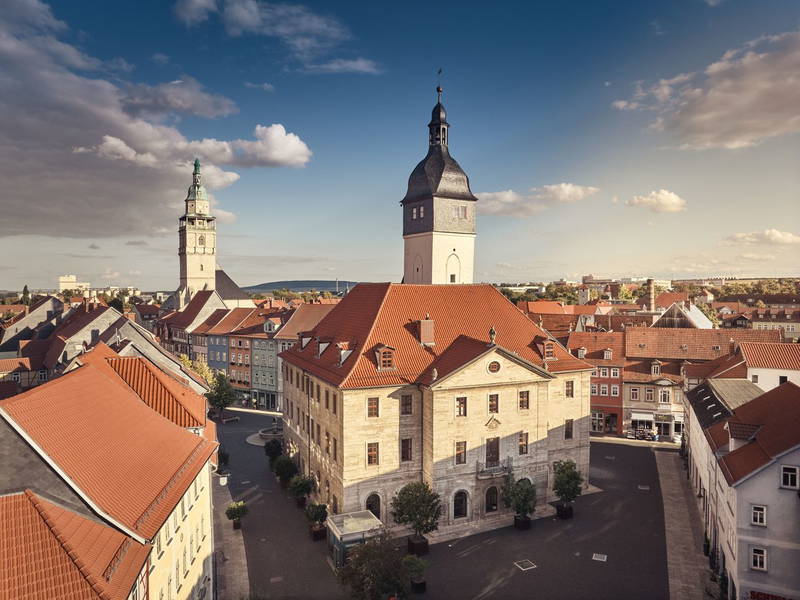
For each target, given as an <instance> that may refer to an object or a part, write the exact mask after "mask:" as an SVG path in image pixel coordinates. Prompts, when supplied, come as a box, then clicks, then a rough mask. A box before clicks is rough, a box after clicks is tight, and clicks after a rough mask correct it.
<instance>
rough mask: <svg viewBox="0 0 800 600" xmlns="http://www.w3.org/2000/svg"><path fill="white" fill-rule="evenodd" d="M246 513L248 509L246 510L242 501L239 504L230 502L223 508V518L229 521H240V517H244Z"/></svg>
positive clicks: (245, 505)
mask: <svg viewBox="0 0 800 600" xmlns="http://www.w3.org/2000/svg"><path fill="white" fill-rule="evenodd" d="M248 512H249V509H248V508H247V504H245V502H244V500H240V501H239V502H231V503H230V504H228V506H227V507H226V508H225V516H226V517H228V519H230V520H231V521H241V520H242V517H244V516H246V515H247V513H248Z"/></svg>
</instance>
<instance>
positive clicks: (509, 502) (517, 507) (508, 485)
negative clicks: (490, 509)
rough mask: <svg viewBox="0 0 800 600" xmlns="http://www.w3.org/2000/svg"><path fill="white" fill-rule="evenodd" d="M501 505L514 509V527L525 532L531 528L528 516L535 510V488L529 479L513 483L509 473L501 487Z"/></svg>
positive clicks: (512, 477)
mask: <svg viewBox="0 0 800 600" xmlns="http://www.w3.org/2000/svg"><path fill="white" fill-rule="evenodd" d="M502 494H503V504H505V505H506V508H513V509H514V513H515V514H514V527H516V528H517V529H521V530H525V529H530V528H531V518H530V516H529V515H530V514H531V513H532V512H533V511H534V510H535V509H536V486H534V485H533V484H532V483H531V481H530V479H519V480H517V481H514V476H513V475H511V474H510V473H509V474H508V476H507V477H506V482H505V484H504V485H503V492H502Z"/></svg>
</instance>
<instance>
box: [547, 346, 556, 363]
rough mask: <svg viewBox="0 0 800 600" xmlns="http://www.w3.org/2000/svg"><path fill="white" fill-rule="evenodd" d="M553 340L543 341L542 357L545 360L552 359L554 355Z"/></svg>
mask: <svg viewBox="0 0 800 600" xmlns="http://www.w3.org/2000/svg"><path fill="white" fill-rule="evenodd" d="M554 346H555V345H554V344H553V342H545V343H544V359H545V360H553V359H555V357H556V353H555V348H554Z"/></svg>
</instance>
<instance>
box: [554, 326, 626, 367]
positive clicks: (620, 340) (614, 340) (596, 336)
mask: <svg viewBox="0 0 800 600" xmlns="http://www.w3.org/2000/svg"><path fill="white" fill-rule="evenodd" d="M567 348H569V350H570V352H572V354H573V355H574V356H578V348H585V349H586V355H585V360H586V362H588V363H589V364H592V365H609V366H623V365H624V364H625V334H624V333H623V332H621V331H617V332H613V333H611V332H582V331H573V332H572V333H571V334H569V340H568V341H567ZM606 349H609V350H611V358H610V359H609V360H606V359H604V358H603V356H604V351H605V350H606Z"/></svg>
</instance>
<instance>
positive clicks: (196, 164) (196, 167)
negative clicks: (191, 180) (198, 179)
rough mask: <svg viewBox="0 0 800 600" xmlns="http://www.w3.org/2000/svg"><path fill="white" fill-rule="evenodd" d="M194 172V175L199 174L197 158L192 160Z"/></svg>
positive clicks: (198, 160)
mask: <svg viewBox="0 0 800 600" xmlns="http://www.w3.org/2000/svg"><path fill="white" fill-rule="evenodd" d="M194 172H195V173H199V172H200V159H199V158H195V159H194Z"/></svg>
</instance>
